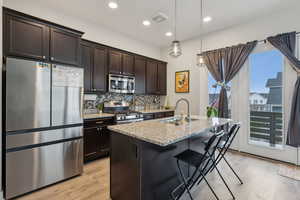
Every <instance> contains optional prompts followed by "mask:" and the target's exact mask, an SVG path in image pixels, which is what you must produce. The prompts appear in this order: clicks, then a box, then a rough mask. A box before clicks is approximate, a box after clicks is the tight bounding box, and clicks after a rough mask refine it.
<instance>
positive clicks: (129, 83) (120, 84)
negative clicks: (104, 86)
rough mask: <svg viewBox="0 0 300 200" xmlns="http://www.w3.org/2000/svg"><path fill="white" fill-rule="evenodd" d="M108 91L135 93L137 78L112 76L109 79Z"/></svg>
mask: <svg viewBox="0 0 300 200" xmlns="http://www.w3.org/2000/svg"><path fill="white" fill-rule="evenodd" d="M108 90H109V92H115V93H123V94H127V93H130V94H132V93H134V90H135V78H134V77H133V76H123V75H115V74H110V75H109V77H108Z"/></svg>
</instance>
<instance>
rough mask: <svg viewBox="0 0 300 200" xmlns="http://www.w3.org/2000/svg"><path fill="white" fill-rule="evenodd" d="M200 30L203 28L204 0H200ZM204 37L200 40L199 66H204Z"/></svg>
mask: <svg viewBox="0 0 300 200" xmlns="http://www.w3.org/2000/svg"><path fill="white" fill-rule="evenodd" d="M200 12H201V13H200V31H201V30H202V28H203V0H200ZM202 48H203V39H202V36H201V40H200V52H199V53H198V54H197V66H198V67H203V66H204V59H203V56H202V51H203V49H202Z"/></svg>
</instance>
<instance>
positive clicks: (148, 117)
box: [143, 111, 174, 120]
mask: <svg viewBox="0 0 300 200" xmlns="http://www.w3.org/2000/svg"><path fill="white" fill-rule="evenodd" d="M143 116H144V120H151V119H159V118H164V117H173V116H174V111H167V112H156V113H146V114H143Z"/></svg>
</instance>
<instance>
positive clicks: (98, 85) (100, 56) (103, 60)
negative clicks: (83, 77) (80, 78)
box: [92, 45, 107, 92]
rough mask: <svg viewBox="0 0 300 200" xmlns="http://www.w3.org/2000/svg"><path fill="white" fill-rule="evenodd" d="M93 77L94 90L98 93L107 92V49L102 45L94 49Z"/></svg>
mask: <svg viewBox="0 0 300 200" xmlns="http://www.w3.org/2000/svg"><path fill="white" fill-rule="evenodd" d="M92 77H93V78H92V87H93V90H94V91H97V92H105V91H106V82H107V81H106V79H107V49H106V48H105V47H103V46H100V45H96V46H95V48H94V63H93V76H92Z"/></svg>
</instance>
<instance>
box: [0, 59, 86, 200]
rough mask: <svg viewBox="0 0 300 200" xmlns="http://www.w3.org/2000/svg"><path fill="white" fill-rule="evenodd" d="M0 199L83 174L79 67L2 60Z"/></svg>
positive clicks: (81, 72) (19, 60)
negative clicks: (0, 184)
mask: <svg viewBox="0 0 300 200" xmlns="http://www.w3.org/2000/svg"><path fill="white" fill-rule="evenodd" d="M4 77H5V82H4V84H5V86H4V90H5V98H4V99H3V100H4V101H5V104H4V105H6V106H5V116H4V130H5V140H4V146H5V150H6V152H5V159H4V163H5V169H4V173H5V176H6V177H5V179H4V180H3V181H4V185H5V188H4V189H5V196H6V198H8V199H9V198H13V197H16V196H19V195H22V194H25V193H28V192H31V191H34V190H37V189H39V188H42V187H45V186H47V185H50V184H53V183H56V182H58V181H62V180H64V179H67V178H70V177H73V176H76V175H79V174H81V173H82V171H83V139H82V135H83V116H82V110H83V108H82V106H83V69H82V68H77V67H71V66H63V65H57V64H49V63H44V62H37V61H29V60H23V59H16V58H9V57H8V58H6V62H5V70H4Z"/></svg>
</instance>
